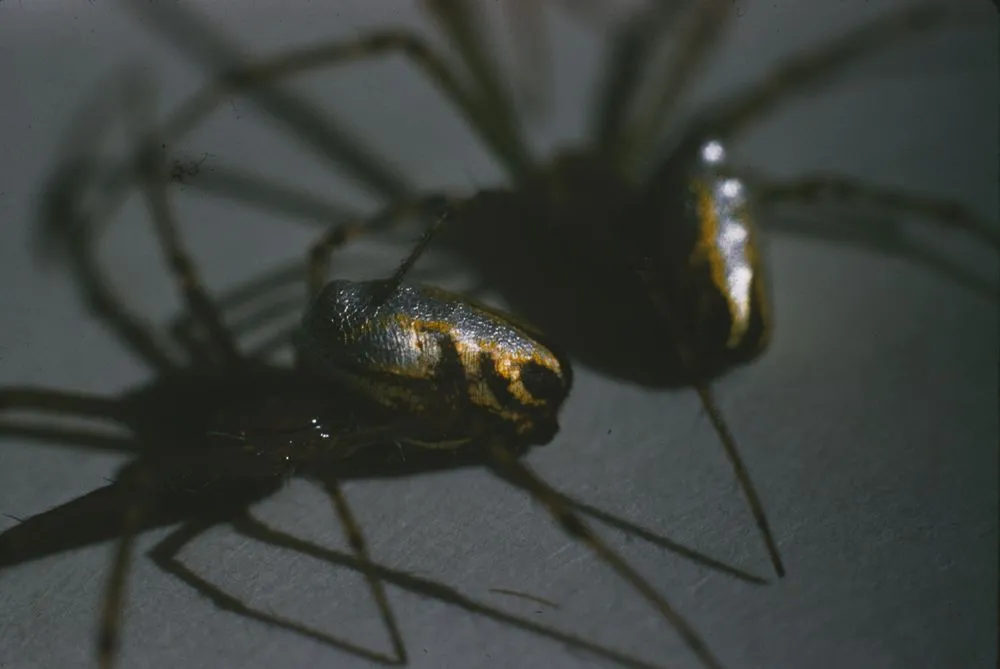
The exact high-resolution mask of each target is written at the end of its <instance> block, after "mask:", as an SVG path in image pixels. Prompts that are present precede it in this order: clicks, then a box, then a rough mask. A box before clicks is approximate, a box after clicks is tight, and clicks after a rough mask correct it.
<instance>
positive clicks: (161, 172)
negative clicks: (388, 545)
mask: <svg viewBox="0 0 1000 669" xmlns="http://www.w3.org/2000/svg"><path fill="white" fill-rule="evenodd" d="M136 126H137V129H138V128H141V127H142V126H143V124H142V123H136ZM158 139H159V138H158V137H156V136H155V135H150V136H148V137H147V136H145V135H143V136H142V137H141V138H140V141H142V142H145V146H147V147H157V146H159V145H160V143H159V142H158ZM164 165H165V163H163V161H160V160H159V155H158V153H157V152H156V151H155V150H152V151H149V152H148V153H145V154H144V155H143V161H142V162H141V163H140V165H139V167H140V168H141V169H142V170H143V171H144V173H143V176H142V178H143V182H144V193H145V196H146V200H147V204H148V207H149V209H150V212H151V214H152V216H153V218H154V225H155V229H156V232H157V236H158V238H159V241H160V243H161V246H162V248H163V252H164V255H165V256H166V259H167V261H168V264H169V267H170V269H171V273H172V274H173V276H174V277H175V279H176V281H177V284H178V286H177V287H178V289H179V290H180V291H181V292H182V295H183V297H184V300H185V302H186V303H187V306H188V309H189V310H190V311H191V312H192V315H193V317H194V318H195V319H196V321H197V322H198V325H199V326H200V327H201V328H202V329H203V331H204V332H206V333H207V335H208V338H207V340H206V342H205V346H204V347H203V348H202V349H200V350H199V351H198V352H196V353H194V354H193V355H192V356H191V358H192V359H191V361H190V362H189V364H188V365H187V366H175V367H170V366H169V365H170V364H171V363H169V362H167V356H166V355H165V354H164V355H157V356H156V358H155V363H151V364H163V366H164V367H167V369H166V370H165V371H163V372H162V374H161V375H160V377H159V378H158V379H157V381H156V382H154V384H152V386H151V388H152V389H150V388H147V389H143V390H141V391H140V392H138V393H134V394H130V395H129V396H126V398H124V400H123V402H122V403H121V404H117V403H116V404H115V405H114V406H111V405H101V406H100V407H99V409H100V410H101V412H105V410H107V411H106V415H104V416H103V417H105V418H108V419H110V420H112V421H114V422H118V423H121V424H124V425H126V426H127V427H129V428H130V429H132V430H133V431H135V432H136V433H137V434H138V435H140V436H142V437H143V438H144V439H145V440H148V441H147V442H146V445H147V446H148V448H146V449H145V450H143V451H142V452H141V453H140V455H139V457H138V458H137V459H136V460H135V461H134V462H133V463H132V464H131V465H129V466H128V467H127V468H125V469H124V470H122V472H121V474H120V476H119V480H118V483H117V484H116V485H117V486H119V489H120V490H121V492H122V495H123V496H124V498H125V499H127V500H128V503H127V505H126V508H125V511H124V513H123V516H124V517H123V519H122V527H121V539H120V541H119V543H118V546H117V549H116V552H115V558H114V563H113V567H112V572H111V578H110V580H109V585H108V588H107V592H106V596H105V602H104V607H103V613H102V618H101V624H100V630H101V632H100V635H99V657H100V661H101V664H102V666H110V665H111V664H112V663H113V661H114V659H115V657H116V648H117V641H118V630H119V627H120V624H121V620H120V618H121V610H122V602H123V599H124V589H125V582H126V573H127V567H128V565H129V563H130V560H131V550H132V543H133V540H134V537H135V535H136V534H137V532H138V531H139V530H140V529H141V528H142V526H143V518H144V516H146V515H148V513H149V511H150V509H149V508H148V501H149V498H150V496H154V495H155V494H157V493H158V492H161V491H162V487H163V484H164V480H163V477H167V478H168V479H169V478H170V477H171V476H173V477H177V478H180V479H182V480H183V482H184V484H191V481H189V480H187V479H189V478H191V477H192V476H193V477H194V479H195V481H194V484H196V485H197V484H200V485H209V484H211V483H213V482H214V479H215V478H216V477H217V475H218V474H217V473H216V474H213V475H212V476H211V477H210V480H207V481H206V480H198V479H199V477H200V476H203V475H204V473H203V472H201V471H200V470H197V469H195V470H194V473H193V474H192V470H191V467H192V466H196V465H201V466H206V465H209V464H212V465H219V464H224V465H225V467H226V475H227V476H239V473H240V471H241V470H240V466H242V465H248V463H247V462H245V461H238V462H228V461H226V462H222V463H219V462H215V463H213V462H212V459H213V457H214V453H213V451H212V449H213V448H218V446H212V447H211V448H209V449H208V450H204V449H202V448H200V447H195V448H194V450H193V451H191V450H187V451H185V450H180V451H176V452H175V450H172V449H177V447H178V445H179V443H178V441H176V440H177V439H185V438H195V440H196V441H197V439H199V438H201V439H203V438H205V437H206V436H210V435H214V436H220V435H218V433H212V432H204V431H203V430H204V429H205V427H198V426H199V425H204V426H206V427H207V424H205V423H201V422H199V420H200V419H204V418H205V416H201V415H199V414H198V413H197V412H198V411H199V410H202V411H203V410H204V408H203V407H202V406H201V402H202V401H203V400H205V399H209V400H210V402H209V405H210V406H213V405H211V401H216V400H217V399H218V397H217V396H218V394H219V391H220V390H221V391H223V394H225V393H228V392H233V391H234V388H240V387H242V385H243V384H244V383H245V382H246V381H247V380H248V379H252V377H253V374H256V373H260V372H261V371H262V370H261V369H260V368H259V367H257V366H254V365H253V364H251V363H249V361H246V360H245V359H244V358H242V356H241V355H240V353H239V352H238V351H237V347H236V343H235V341H234V340H233V338H232V336H231V333H229V332H228V330H227V329H226V328H225V326H224V325H223V323H222V321H221V318H220V317H219V314H218V313H217V311H216V309H215V307H214V304H213V302H212V301H211V299H210V298H209V297H208V295H207V294H206V293H205V291H204V290H203V289H202V288H201V282H200V280H199V278H198V276H197V274H196V271H195V268H194V266H193V265H192V264H191V262H190V261H189V259H188V257H187V252H186V250H185V249H184V247H183V244H182V243H181V241H180V238H179V236H178V235H177V231H176V226H175V223H174V220H173V216H172V214H171V212H170V206H169V203H168V201H167V199H166V191H165V187H166V177H167V174H166V172H165V169H164ZM61 174H62V175H66V174H68V173H67V172H62V173H61ZM77 185H78V184H75V183H73V182H70V183H65V184H63V186H64V187H66V188H69V189H70V190H72V189H73V188H74V187H75V186H77ZM70 199H71V198H70ZM54 201H55V202H60V203H63V204H65V203H66V202H67V199H66V198H65V197H61V198H56V199H55V200H54ZM73 209H74V208H73V207H68V209H67V208H64V209H63V212H64V213H66V212H67V211H68V213H69V215H72V216H74V217H76V216H79V212H75V211H73ZM70 229H71V230H72V234H73V235H74V238H73V240H72V243H70V244H69V247H70V256H71V257H73V258H76V259H77V262H76V263H75V264H76V265H77V267H79V268H83V270H84V271H85V272H89V273H90V274H91V275H92V276H91V277H90V278H89V279H86V280H83V281H81V287H83V289H84V290H85V292H90V291H92V290H93V287H94V286H98V287H100V288H101V290H100V291H99V297H98V298H94V297H93V295H91V296H90V298H91V299H90V302H91V303H93V302H95V301H97V302H98V303H99V304H101V305H102V310H101V312H100V313H101V314H102V316H103V317H104V318H107V319H108V320H109V322H110V323H111V324H112V326H113V327H115V328H117V330H118V331H119V332H120V333H121V334H123V336H124V337H125V338H126V339H127V340H128V341H130V342H132V343H133V346H134V348H138V349H141V348H143V347H147V346H150V347H151V346H155V345H156V343H155V341H154V340H155V338H154V337H152V336H149V335H148V334H147V333H145V332H144V331H143V330H142V328H141V327H140V326H139V325H137V323H138V320H137V319H136V318H134V317H133V316H131V315H130V314H128V313H127V312H126V311H125V310H124V308H121V306H120V305H119V304H118V303H117V301H116V300H115V299H114V298H113V296H112V295H111V293H110V291H109V290H107V289H106V285H105V284H104V282H103V281H102V280H101V274H100V271H99V268H98V267H97V266H96V264H94V263H93V262H92V259H89V258H83V259H81V256H87V255H89V254H90V253H91V246H92V242H93V240H92V239H91V237H90V223H89V221H86V220H82V221H81V220H74V221H73V223H72V225H71V226H70ZM345 239H346V238H345ZM428 239H429V237H428ZM334 241H336V240H334ZM413 257H414V258H415V257H416V256H415V255H414V256H413ZM407 267H408V263H404V264H403V265H402V270H401V271H405V269H406V268H407ZM122 323H127V324H130V325H128V326H127V327H125V328H124V329H123V328H122V326H121V324H122ZM137 332H138V333H140V335H141V336H139V337H137V336H136V333H137ZM137 341H141V342H144V343H143V344H142V347H140V346H137V345H136V344H135V343H136V342H137ZM205 368H209V370H210V372H211V373H210V374H208V375H207V379H206V377H205V376H204V375H201V376H200V375H199V374H198V372H199V369H202V370H204V369H205ZM268 372H269V373H270V374H271V377H268V378H266V379H265V381H267V382H268V383H272V382H275V381H280V380H281V377H282V376H283V375H284V374H286V373H287V372H285V371H284V370H268ZM212 374H216V375H221V376H218V377H217V378H215V379H214V380H215V382H216V383H217V385H216V386H212V385H211V384H209V385H208V387H206V386H205V384H206V381H212V379H213V377H212ZM178 386H179V387H180V389H181V391H182V392H178ZM196 390H197V391H200V392H201V393H202V394H201V395H198V393H197V392H195V391H196ZM269 390H274V391H275V392H277V391H278V390H279V389H271V388H270V386H269ZM32 393H33V394H32ZM160 393H165V396H163V395H161V394H160ZM192 393H193V394H195V396H196V399H195V400H194V403H193V404H188V405H184V406H186V409H184V410H183V411H181V418H182V422H185V423H186V422H189V420H188V419H191V418H192V416H191V415H186V414H185V412H186V411H189V410H191V411H194V416H195V417H197V418H198V419H199V420H193V421H191V422H194V423H195V425H194V426H185V427H184V428H183V430H182V431H181V433H180V434H177V433H176V430H177V429H178V426H177V425H176V424H175V423H174V422H173V421H175V420H176V419H177V417H178V416H177V415H175V407H174V405H175V403H179V402H180V400H181V399H182V396H183V395H185V394H192ZM150 394H151V395H152V401H151V402H150V403H147V404H143V403H142V401H141V400H142V399H143V398H144V396H145V398H146V399H149V395H150ZM53 397H56V396H55V395H52V396H46V395H45V393H43V392H38V391H18V390H11V391H8V392H7V394H6V395H5V396H4V398H3V399H4V404H5V406H6V407H7V408H22V409H29V408H35V409H46V408H49V409H52V408H72V407H66V406H60V407H56V406H55V405H56V404H58V403H56V402H53V401H51V400H52V398H53ZM137 398H138V400H137ZM213 398H214V399H213ZM86 408H87V407H83V409H79V410H81V411H82V410H85V409H86ZM164 408H165V409H166V410H167V411H166V415H164V414H163V413H157V412H156V411H152V410H153V409H156V410H157V411H160V410H163V409H164ZM150 411H152V413H150ZM212 411H214V409H213V410H212ZM209 424H210V423H209ZM221 436H222V437H226V436H227V435H225V434H223V435H221ZM350 436H351V437H352V438H353V437H354V435H353V434H352V435H350ZM360 438H361V437H358V439H360ZM364 438H369V437H368V435H367V434H366V435H364ZM382 438H383V439H384V438H385V437H384V436H383V437H382ZM359 445H361V443H360V442H359ZM184 448H186V449H191V448H192V445H191V444H187V443H185V444H184ZM223 457H224V459H225V458H228V457H229V456H223ZM489 459H490V460H491V462H490V463H489V464H490V466H491V468H493V469H494V470H495V472H496V473H497V474H498V475H499V476H501V477H502V478H504V479H506V480H508V481H509V482H511V483H512V484H514V485H516V486H517V487H520V488H523V489H525V491H526V492H529V493H530V494H531V495H532V497H534V498H535V499H537V500H539V501H541V502H542V503H543V504H544V505H545V506H546V507H547V508H548V509H549V511H550V512H551V513H552V514H553V515H554V516H555V517H556V518H557V520H558V521H559V522H560V524H561V525H562V526H563V527H564V529H566V530H567V531H568V532H569V533H570V534H571V536H573V537H575V538H577V539H579V540H581V541H583V542H584V543H586V544H588V545H589V546H590V547H591V549H592V550H594V551H595V552H596V553H598V555H599V556H600V557H601V558H602V559H603V560H604V561H605V562H607V563H608V564H609V565H610V566H612V567H613V568H614V569H615V571H617V572H618V573H619V574H620V575H621V576H623V577H624V578H625V580H626V581H628V582H630V584H631V585H632V586H633V587H635V588H636V589H637V590H638V591H639V592H640V593H641V594H643V595H644V596H645V597H646V599H648V600H650V602H651V603H653V604H654V605H655V607H656V608H657V609H658V610H659V611H660V613H661V614H662V615H663V616H664V617H665V618H666V619H667V620H668V621H670V622H671V623H673V624H674V625H675V626H676V627H677V628H678V630H679V631H680V633H681V635H682V636H684V638H685V641H686V643H687V644H688V645H689V646H690V647H691V648H692V650H694V652H695V653H696V654H697V655H699V657H700V659H701V660H702V662H703V663H704V664H706V666H719V664H718V662H717V661H716V660H715V659H714V657H713V656H712V655H711V653H710V652H709V651H708V649H707V647H706V646H705V645H704V644H703V642H702V641H701V640H700V638H699V637H698V636H697V635H696V633H694V632H693V631H692V630H691V629H690V627H688V626H687V623H686V622H684V621H683V619H680V618H679V616H677V614H675V613H674V612H673V610H672V609H671V608H670V607H669V605H668V604H667V603H666V602H665V600H663V599H662V597H661V596H659V595H658V594H657V593H656V592H655V591H653V590H652V588H651V587H650V586H649V585H648V584H647V583H646V582H645V580H643V579H642V578H641V577H639V576H638V575H637V574H636V573H635V572H634V571H632V570H631V568H630V567H628V565H627V564H626V563H625V562H624V561H623V560H622V558H620V557H619V556H618V555H617V554H616V553H614V552H613V551H611V549H610V548H608V547H607V546H606V545H605V544H604V542H603V541H601V540H600V539H599V538H598V537H597V536H596V535H594V534H593V533H592V532H591V531H590V530H589V529H588V528H587V526H586V525H584V524H583V522H582V521H581V520H579V519H578V518H577V517H576V516H575V515H574V514H573V513H572V511H571V510H570V509H569V507H568V506H567V505H566V504H565V503H564V501H563V500H564V499H565V497H564V496H562V495H560V494H559V493H557V492H555V491H553V490H551V488H549V487H548V486H547V485H546V484H545V483H544V482H542V481H541V479H539V478H538V477H537V476H535V475H534V474H533V473H532V472H531V471H530V470H529V469H527V468H526V467H525V466H524V465H521V464H520V463H518V461H517V460H516V459H515V458H514V456H513V455H512V454H510V453H508V451H507V450H506V449H505V448H501V447H499V446H493V447H492V449H491V450H490V451H489ZM231 465H235V466H233V467H231ZM251 469H252V467H251ZM208 471H212V469H211V467H210V468H209V470H208ZM254 471H256V474H257V475H258V476H264V475H263V473H261V472H260V471H259V470H254ZM264 478H271V477H264ZM322 480H323V483H324V487H325V488H326V489H327V492H328V493H329V494H330V496H331V499H332V501H333V503H334V506H335V509H336V510H337V512H338V515H339V517H340V520H341V522H342V523H343V524H344V526H345V528H346V531H347V532H348V535H349V537H350V544H351V545H352V548H353V549H354V551H355V553H356V554H357V556H358V559H359V560H360V561H361V562H362V563H364V564H370V562H371V561H370V559H369V557H368V555H367V549H366V548H365V542H364V540H363V538H362V535H361V532H360V530H359V528H358V527H357V524H356V523H355V522H354V520H353V515H352V514H351V513H350V512H349V510H348V508H347V506H346V501H345V500H344V499H343V497H342V496H341V495H340V493H339V491H338V488H337V486H338V482H337V479H336V478H323V479H322ZM29 522H30V521H29ZM189 529H190V528H189ZM364 573H365V574H366V576H367V577H368V581H369V586H370V588H371V590H372V592H373V596H374V597H375V599H376V601H377V602H378V604H379V609H380V612H381V614H382V617H383V620H384V622H385V625H386V627H387V629H388V630H389V631H390V636H392V638H393V645H394V651H395V653H394V658H393V659H392V661H397V662H402V661H405V657H406V655H405V649H404V648H403V645H402V641H401V638H400V635H399V633H398V630H397V625H396V623H395V618H394V616H393V614H392V612H391V609H390V608H389V606H388V602H387V600H386V597H385V594H384V590H383V588H382V584H381V581H380V580H379V579H377V578H375V577H374V576H373V572H372V571H370V570H367V571H364ZM230 604H231V602H230Z"/></svg>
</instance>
